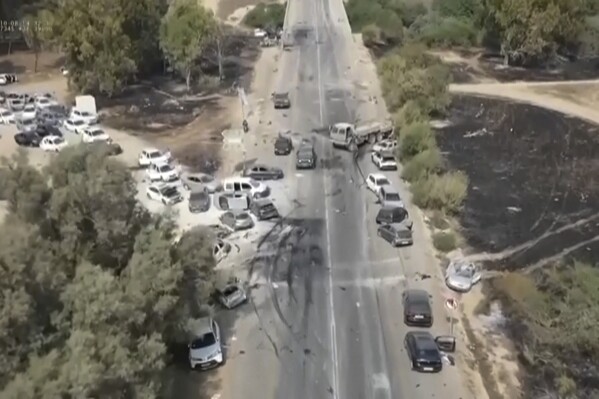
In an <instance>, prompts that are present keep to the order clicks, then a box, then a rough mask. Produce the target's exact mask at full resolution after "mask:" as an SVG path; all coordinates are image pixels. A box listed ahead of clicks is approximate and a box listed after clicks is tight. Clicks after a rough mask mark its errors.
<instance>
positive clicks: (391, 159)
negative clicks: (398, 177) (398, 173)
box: [372, 151, 397, 170]
mask: <svg viewBox="0 0 599 399" xmlns="http://www.w3.org/2000/svg"><path fill="white" fill-rule="evenodd" d="M372 163H373V164H375V165H376V167H377V168H379V170H397V161H396V160H395V156H394V155H393V153H392V152H384V151H379V152H373V153H372Z"/></svg>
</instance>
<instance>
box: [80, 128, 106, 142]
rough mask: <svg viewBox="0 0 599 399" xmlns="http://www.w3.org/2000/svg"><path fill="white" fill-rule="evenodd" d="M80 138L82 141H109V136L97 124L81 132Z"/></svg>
mask: <svg viewBox="0 0 599 399" xmlns="http://www.w3.org/2000/svg"><path fill="white" fill-rule="evenodd" d="M81 140H82V141H83V142H84V143H88V144H89V143H95V142H98V141H110V140H111V139H110V136H109V135H108V133H106V132H105V131H104V130H102V129H101V128H100V127H98V126H91V127H89V128H87V129H84V130H83V131H82V132H81Z"/></svg>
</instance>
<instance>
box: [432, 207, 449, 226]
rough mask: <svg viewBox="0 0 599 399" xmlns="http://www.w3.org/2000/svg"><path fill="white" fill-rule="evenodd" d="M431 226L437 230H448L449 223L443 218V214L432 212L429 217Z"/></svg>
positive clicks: (436, 211) (437, 211)
mask: <svg viewBox="0 0 599 399" xmlns="http://www.w3.org/2000/svg"><path fill="white" fill-rule="evenodd" d="M430 222H431V225H432V226H433V227H434V228H435V229H438V230H445V229H447V228H449V222H448V221H447V218H446V217H445V214H444V213H443V212H441V211H439V210H434V211H433V213H432V214H431V217H430Z"/></svg>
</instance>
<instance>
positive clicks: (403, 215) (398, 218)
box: [376, 205, 414, 230]
mask: <svg viewBox="0 0 599 399" xmlns="http://www.w3.org/2000/svg"><path fill="white" fill-rule="evenodd" d="M399 223H401V224H403V225H404V226H406V227H407V228H408V229H410V230H412V226H413V224H414V223H413V222H412V220H410V215H409V214H408V211H407V210H406V209H405V208H402V207H399V206H393V205H387V206H383V207H381V209H379V212H378V213H377V215H376V224H399Z"/></svg>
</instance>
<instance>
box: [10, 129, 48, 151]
mask: <svg viewBox="0 0 599 399" xmlns="http://www.w3.org/2000/svg"><path fill="white" fill-rule="evenodd" d="M14 137H15V143H17V145H20V146H23V147H39V145H40V142H41V141H42V138H41V137H40V136H38V135H37V134H35V132H26V133H17V134H15V136H14Z"/></svg>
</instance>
